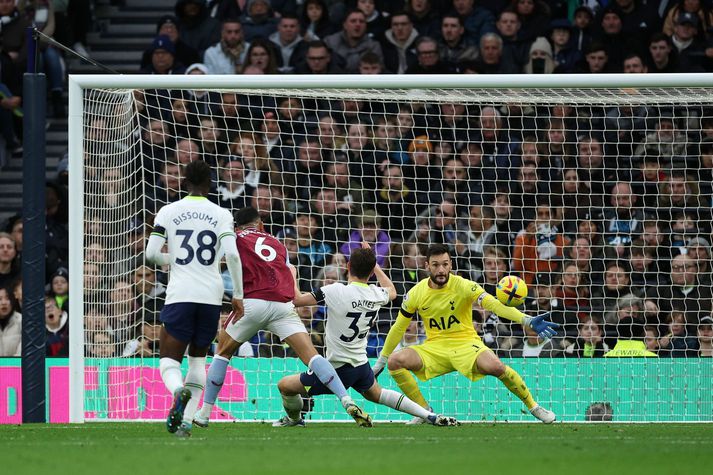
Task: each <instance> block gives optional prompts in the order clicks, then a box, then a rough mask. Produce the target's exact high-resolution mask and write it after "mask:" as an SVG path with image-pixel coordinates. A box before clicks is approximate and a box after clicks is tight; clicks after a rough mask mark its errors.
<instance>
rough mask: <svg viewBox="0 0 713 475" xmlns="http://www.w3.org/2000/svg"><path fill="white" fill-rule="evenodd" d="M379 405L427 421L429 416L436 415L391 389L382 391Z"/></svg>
mask: <svg viewBox="0 0 713 475" xmlns="http://www.w3.org/2000/svg"><path fill="white" fill-rule="evenodd" d="M379 404H383V405H384V406H389V407H390V408H392V409H396V410H397V411H401V412H405V413H406V414H411V415H412V416H416V417H420V418H421V419H427V418H428V416H432V415H434V414H433V413H432V412H429V411H428V410H427V409H424V408H423V407H421V406H419V405H418V404H416V403H415V402H413V401H412V400H410V399H409V398H407V397H406V396H405V395H403V394H401V393H400V392H397V391H392V390H391V389H383V388H382V389H381V396H379Z"/></svg>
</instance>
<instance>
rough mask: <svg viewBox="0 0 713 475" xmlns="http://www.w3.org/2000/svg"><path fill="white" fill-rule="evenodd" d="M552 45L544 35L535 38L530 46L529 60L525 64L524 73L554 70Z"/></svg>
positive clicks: (549, 72) (543, 72) (542, 72)
mask: <svg viewBox="0 0 713 475" xmlns="http://www.w3.org/2000/svg"><path fill="white" fill-rule="evenodd" d="M555 66H556V65H555V62H554V60H553V59H552V46H550V43H549V42H548V41H547V39H546V38H545V37H544V36H540V37H539V38H537V39H536V40H535V41H534V42H533V43H532V46H530V56H529V61H528V62H527V63H526V64H525V68H524V72H525V74H552V73H553V72H554V71H555Z"/></svg>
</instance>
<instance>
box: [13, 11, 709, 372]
mask: <svg viewBox="0 0 713 475" xmlns="http://www.w3.org/2000/svg"><path fill="white" fill-rule="evenodd" d="M397 3H398V2H378V1H377V2H375V1H374V0H359V1H357V2H355V3H354V4H351V3H345V2H329V1H323V0H306V1H304V2H303V3H302V5H300V6H299V8H298V7H297V6H296V5H295V2H291V1H289V0H284V1H278V0H273V1H272V2H268V1H266V0H248V1H247V2H236V1H218V2H212V3H211V4H210V5H207V4H205V3H204V2H202V1H198V0H180V1H178V2H177V4H176V12H175V13H176V15H175V16H170V15H167V16H165V17H162V18H160V19H159V20H158V22H157V33H158V35H157V36H156V38H155V39H154V41H153V43H152V46H151V47H150V48H149V49H148V50H147V51H146V54H145V55H144V58H143V64H142V67H141V68H142V71H143V72H148V73H154V74H169V73H170V74H180V73H186V74H291V73H306V74H317V73H334V74H338V73H360V74H371V73H387V72H391V73H398V74H402V73H404V74H409V73H495V72H500V73H520V72H525V73H533V74H534V73H557V72H582V73H599V72H613V71H625V72H658V71H672V72H675V71H679V72H685V71H703V70H706V69H707V68H708V67H709V59H708V54H709V53H708V52H709V51H711V53H713V48H711V49H706V48H705V45H706V43H707V41H708V40H707V35H708V30H707V25H709V24H710V20H711V19H712V18H713V17H712V16H711V14H710V13H709V10H708V7H707V4H706V2H699V1H695V0H687V1H683V2H680V3H679V2H668V4H667V2H644V1H634V0H615V1H613V0H612V1H609V2H596V1H588V2H575V3H577V5H574V6H573V2H557V1H548V2H544V1H535V0H515V1H513V2H507V1H498V0H489V1H482V2H474V1H473V0H453V2H437V1H429V0H410V1H408V2H406V3H405V4H404V5H397ZM1 4H2V2H1V1H0V5H1ZM568 8H570V9H571V11H570V10H568ZM330 19H331V20H330ZM694 47H695V48H699V49H695V48H694ZM692 48H694V49H692ZM712 56H713V54H712ZM201 60H202V62H201ZM135 99H136V111H137V112H138V117H140V119H139V125H140V130H141V137H140V138H139V140H138V141H137V143H133V142H131V141H126V140H124V141H122V140H121V139H120V137H123V135H121V134H119V133H116V134H115V131H114V129H112V128H111V127H110V124H109V117H111V116H112V113H111V111H104V113H103V114H99V113H97V114H96V115H95V116H92V115H90V116H89V120H88V122H87V124H86V129H85V137H86V140H87V142H86V143H87V152H86V154H85V173H86V174H87V177H88V181H87V183H91V185H88V186H87V190H86V191H87V193H88V195H87V196H88V199H93V200H95V201H93V204H94V206H93V210H94V211H92V212H90V213H89V215H88V216H87V223H86V234H87V241H86V252H85V266H84V289H85V302H87V303H88V304H89V305H88V306H87V308H89V309H90V310H89V311H87V312H85V316H84V319H85V328H86V329H87V332H86V335H87V337H86V343H87V345H86V348H87V355H88V356H102V357H106V356H134V355H142V356H148V355H155V354H156V352H157V341H156V339H157V329H158V327H159V322H158V313H159V312H160V309H161V307H162V305H163V297H164V295H165V285H166V282H167V274H166V269H155V268H153V267H149V266H146V265H145V260H144V257H143V246H144V244H145V240H146V238H147V237H148V231H149V230H150V226H151V222H152V217H153V215H154V214H155V212H156V211H157V210H158V209H159V208H160V207H161V206H162V205H164V204H166V203H169V202H174V201H176V200H178V199H180V198H181V197H183V196H185V192H184V191H183V190H182V186H181V180H182V170H183V167H184V166H185V164H187V163H190V162H191V161H193V160H196V159H203V160H205V161H207V162H208V163H209V164H210V165H211V166H212V167H213V168H214V171H215V173H214V178H215V189H214V190H213V192H212V194H211V199H212V200H214V201H215V202H216V203H218V204H220V205H221V206H225V207H227V208H230V209H235V208H239V207H242V206H246V205H250V206H254V207H255V208H256V209H258V211H259V213H260V215H261V217H262V219H263V222H264V223H265V225H266V228H267V230H268V231H269V232H271V233H273V234H274V235H276V236H277V237H278V238H279V239H280V240H281V241H282V242H283V243H284V244H285V246H286V248H287V250H288V254H289V259H290V262H291V263H292V264H294V265H295V266H296V267H297V269H298V277H299V282H298V284H299V286H300V288H301V289H302V290H305V291H306V290H310V289H313V288H316V287H318V286H321V285H325V284H327V283H331V282H337V281H341V282H345V280H346V263H347V262H348V259H349V255H350V252H351V250H352V249H353V248H354V247H356V246H358V245H359V242H361V241H367V242H369V243H370V244H371V245H372V247H373V248H374V249H375V251H376V253H377V256H378V260H379V263H380V265H382V266H383V267H384V269H385V270H386V271H387V272H388V274H389V275H390V276H391V278H392V279H393V280H394V282H395V283H396V285H397V289H398V290H399V298H398V299H397V300H396V301H395V302H394V304H393V305H392V306H390V307H388V308H384V309H382V311H381V312H380V314H379V317H378V319H377V324H376V327H375V328H374V330H373V331H372V333H371V334H370V335H369V353H370V355H371V356H376V355H377V354H378V351H379V350H380V346H381V345H382V344H383V340H384V337H385V335H386V332H387V331H388V328H389V327H390V325H391V323H392V322H393V320H394V319H395V316H396V312H397V310H398V308H399V305H400V302H401V298H402V297H403V295H404V294H405V293H406V292H407V291H408V289H410V288H411V287H412V286H413V285H414V284H415V283H416V282H418V281H419V280H420V279H422V278H424V277H425V276H426V275H427V274H425V272H424V269H423V263H424V254H425V248H426V247H427V246H428V245H429V244H430V243H444V244H446V245H448V246H449V248H450V250H451V253H452V256H453V263H454V272H455V273H457V274H460V275H463V276H465V277H467V278H470V279H473V280H474V281H476V282H478V283H480V284H481V285H482V286H483V287H484V288H485V289H486V290H487V291H489V292H490V293H494V292H495V286H496V284H497V282H498V280H499V279H500V278H502V277H503V276H504V275H506V274H516V275H519V276H521V277H522V278H523V279H525V281H526V282H527V283H528V285H529V289H530V298H529V299H528V300H527V302H526V308H525V311H527V312H528V313H530V314H537V313H543V312H550V315H551V318H552V319H553V320H554V321H556V322H558V323H560V324H562V325H563V329H562V332H561V336H560V337H558V338H556V339H554V340H552V341H547V342H543V341H540V340H538V338H537V336H536V335H533V334H528V333H526V332H524V330H523V329H522V327H520V326H518V325H513V324H510V323H509V322H506V321H502V320H500V319H498V318H497V317H496V316H495V315H492V314H490V313H488V312H484V311H482V310H474V313H473V316H474V325H475V328H476V330H477V331H478V333H479V334H480V335H481V336H482V338H483V341H484V342H485V343H486V344H487V345H488V346H490V347H491V348H492V349H493V350H495V351H497V352H498V354H500V355H502V356H524V357H528V356H540V357H545V356H552V357H579V358H583V357H599V356H603V355H604V354H605V353H606V352H607V351H608V350H610V349H611V348H613V347H614V345H615V344H616V342H617V340H619V339H620V338H624V339H638V340H641V341H643V342H645V345H646V347H647V349H648V350H649V351H651V352H654V353H656V354H657V355H659V356H661V357H664V356H689V357H690V356H713V318H712V317H711V311H712V310H713V309H712V308H711V306H712V304H713V282H712V280H711V277H712V275H711V272H712V271H711V261H710V260H711V257H712V256H711V245H710V242H711V241H710V240H711V231H712V230H711V203H712V202H713V201H712V200H713V187H711V178H712V173H713V110H711V109H709V108H707V107H703V106H698V105H692V104H676V103H673V102H670V103H669V104H665V105H656V106H645V105H620V106H614V105H611V106H608V105H586V106H582V105H562V104H555V103H554V102H553V103H552V104H551V105H547V106H543V105H541V106H532V105H530V104H526V103H465V101H464V102H463V103H450V102H445V101H441V102H438V101H434V102H429V103H421V102H419V103H408V102H396V101H388V102H378V101H370V100H360V99H356V98H348V97H322V98H311V97H301V98H299V97H290V96H270V95H265V94H264V93H263V94H260V95H258V94H256V95H250V96H248V95H242V94H236V93H234V92H230V91H202V90H186V91H165V90H151V91H137V93H136V94H135ZM104 107H106V104H105V105H104ZM112 134H115V135H112ZM108 156H111V157H112V158H113V159H116V157H120V158H121V157H132V156H138V157H141V170H142V173H140V174H137V173H136V169H135V168H133V165H132V164H131V163H130V162H129V161H128V160H127V161H126V162H125V163H123V162H120V161H117V162H114V163H121V166H106V164H105V163H103V162H102V160H105V159H106V157H108ZM66 175H67V169H66V163H65V165H64V166H63V167H61V168H60V174H59V176H58V181H57V182H56V183H51V184H49V185H48V188H47V189H48V192H49V193H48V194H49V196H50V198H49V199H48V207H47V216H48V236H51V237H52V240H50V246H49V247H48V280H47V283H48V300H47V302H46V313H47V331H48V336H49V338H48V354H50V355H62V351H63V348H66V338H65V337H64V334H63V332H64V331H65V330H66V328H67V325H68V324H67V318H66V315H67V312H68V311H69V306H68V301H67V299H66V285H65V286H64V287H63V284H62V282H61V280H62V278H63V277H66V275H67V272H68V271H67V269H66V266H67V264H66V254H67V239H66V198H65V197H66V190H65V188H64V184H66ZM137 176H138V177H140V178H136V177H137ZM137 193H141V194H140V195H137ZM134 201H135V202H139V203H141V205H142V208H141V209H134V208H132V210H131V212H130V215H127V213H128V212H129V211H127V207H126V206H123V205H122V203H127V202H134ZM18 222H19V225H20V227H21V221H17V220H15V221H13V222H11V223H9V224H8V228H7V231H8V233H9V234H0V283H1V284H2V285H0V287H3V288H6V289H7V290H6V291H5V292H4V294H3V292H2V291H0V336H1V338H0V343H1V344H2V345H5V341H9V342H10V343H8V345H12V342H13V341H16V340H13V339H12V338H10V337H9V338H7V339H6V338H5V337H4V336H2V335H5V333H9V332H8V330H7V329H8V328H13V327H12V325H13V324H14V323H13V322H16V321H17V320H18V319H19V318H20V316H19V315H20V314H19V312H20V310H21V309H20V308H19V306H18V302H19V300H18V298H17V292H18V290H19V289H20V288H21V287H19V286H18V284H17V282H18V281H17V278H18V273H17V267H16V263H17V256H18V255H19V253H20V252H21V248H22V242H21V239H18V237H17V235H16V230H15V229H14V227H15V226H16V225H17V224H18ZM117 222H119V223H120V224H119V227H120V230H119V231H117V225H116V223H117ZM70 271H71V269H70ZM225 277H226V278H225V284H226V285H225V287H226V295H227V296H229V295H230V292H231V283H230V281H229V278H228V277H227V274H226V276H225ZM55 280H57V281H59V282H58V283H57V284H55ZM3 295H6V297H5V299H6V300H7V301H8V302H9V303H7V304H4V303H3V302H4V301H5V300H3V297H2V296H3ZM75 311H76V310H75ZM300 317H301V318H302V319H303V321H304V322H305V324H306V326H307V328H308V329H310V331H311V333H312V338H313V342H314V343H315V345H316V346H317V347H318V348H322V349H323V331H324V321H325V318H326V311H325V309H324V308H318V307H315V308H308V309H303V310H300ZM15 324H16V323H15ZM422 340H423V329H422V327H421V326H420V325H419V324H418V323H414V324H413V325H412V327H410V328H409V332H407V335H406V336H405V337H404V341H403V342H402V346H407V345H410V344H415V343H418V342H420V341H422ZM49 342H51V343H49ZM127 342H128V343H127ZM63 345H65V346H63ZM5 348H6V347H4V346H1V347H0V350H2V351H4V352H5V353H7V354H14V353H12V350H6V349H5ZM53 351H54V352H55V353H52V352H53ZM8 352H9V353H8ZM240 355H242V356H279V357H283V356H290V353H289V351H288V350H286V348H285V347H284V346H283V345H282V344H281V343H280V342H279V341H276V338H275V337H274V336H273V335H270V334H268V333H265V332H261V333H260V334H259V335H257V336H256V337H255V338H254V339H253V340H252V341H251V342H250V343H249V344H246V345H244V347H241V349H240Z"/></svg>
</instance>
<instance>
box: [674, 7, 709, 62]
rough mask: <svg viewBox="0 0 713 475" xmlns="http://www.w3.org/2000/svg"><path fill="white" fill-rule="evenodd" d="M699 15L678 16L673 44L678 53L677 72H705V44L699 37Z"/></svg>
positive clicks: (684, 14) (683, 14) (684, 13)
mask: <svg viewBox="0 0 713 475" xmlns="http://www.w3.org/2000/svg"><path fill="white" fill-rule="evenodd" d="M699 22H700V20H699V18H698V15H696V14H694V13H688V12H683V13H681V14H680V15H678V18H677V19H676V25H675V26H674V28H673V35H672V36H671V42H672V43H673V46H674V48H676V51H677V52H678V67H677V69H676V72H679V73H690V72H699V71H703V57H704V50H705V43H704V42H703V41H702V40H700V39H699V38H698V37H697V36H698V31H699V30H698V27H699Z"/></svg>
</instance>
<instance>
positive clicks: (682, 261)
mask: <svg viewBox="0 0 713 475" xmlns="http://www.w3.org/2000/svg"><path fill="white" fill-rule="evenodd" d="M698 277H699V271H698V264H697V263H696V261H695V260H694V258H693V257H691V256H689V255H688V254H679V255H677V256H676V257H674V258H673V259H672V260H671V275H670V279H671V280H670V282H671V283H670V285H662V286H660V287H658V288H657V289H648V292H647V294H648V296H650V297H651V298H656V297H658V305H659V308H660V309H661V311H662V312H671V311H672V310H681V311H683V312H685V315H686V320H687V321H688V322H690V323H692V324H695V323H697V322H698V321H699V319H700V318H701V316H702V315H708V314H710V311H711V299H712V298H713V296H712V295H711V288H710V286H708V285H704V284H702V283H700V282H699V279H698Z"/></svg>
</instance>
